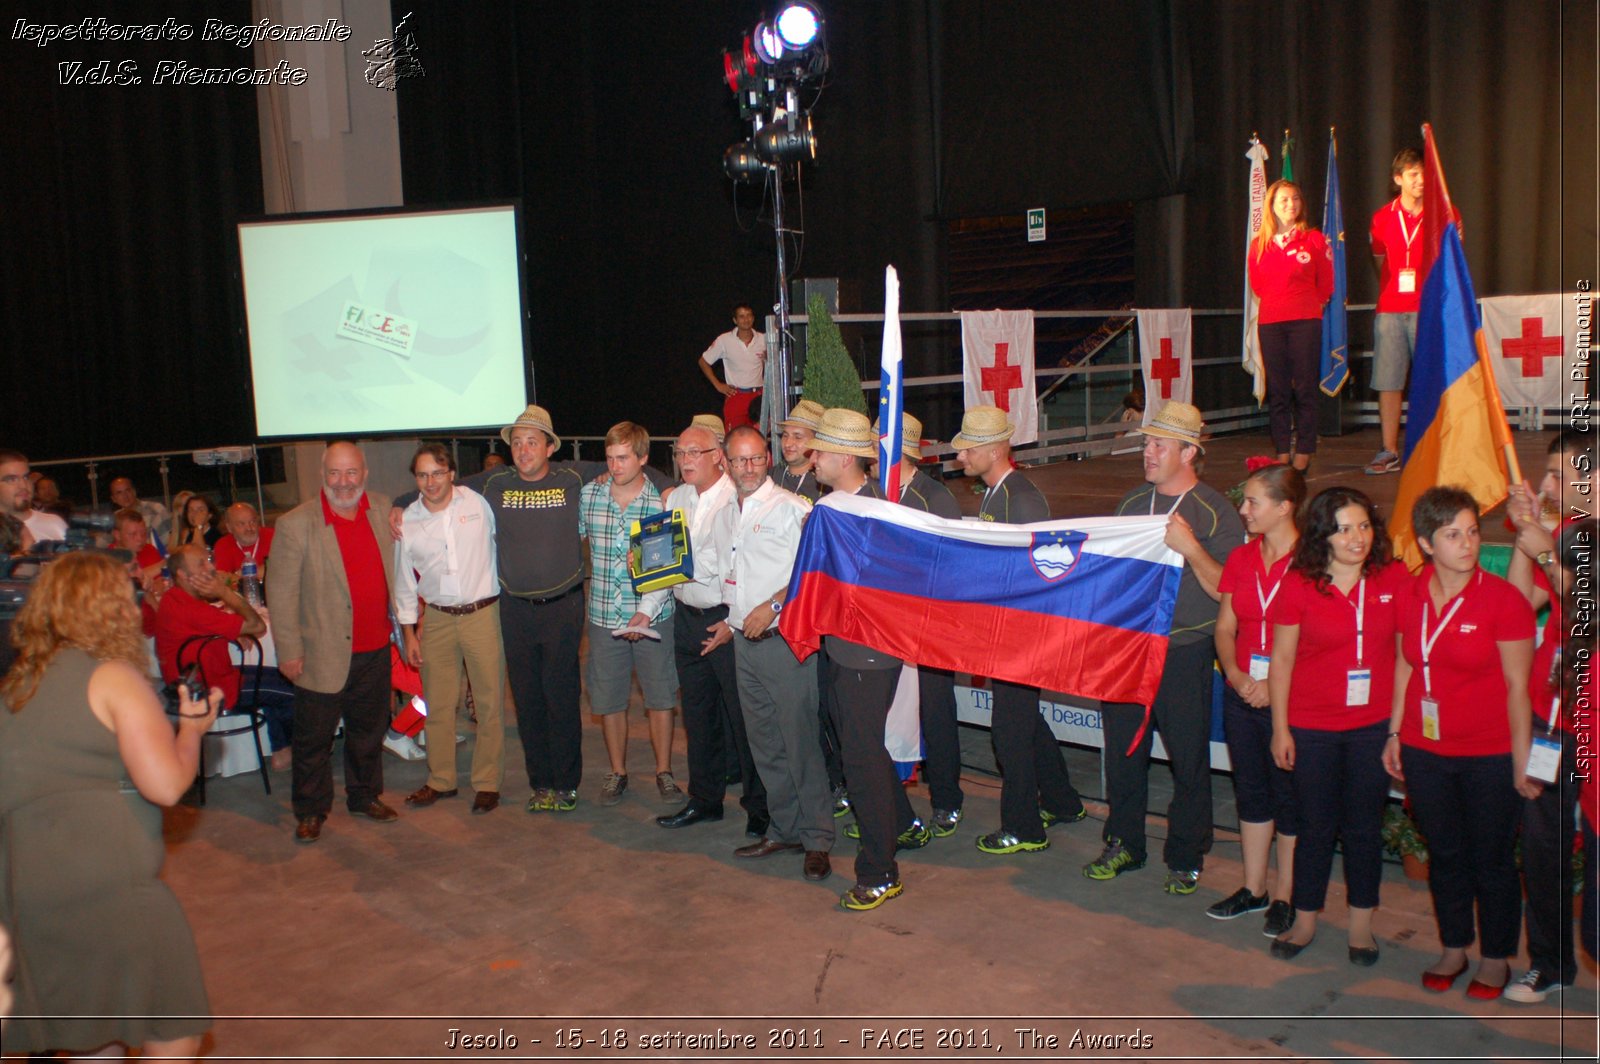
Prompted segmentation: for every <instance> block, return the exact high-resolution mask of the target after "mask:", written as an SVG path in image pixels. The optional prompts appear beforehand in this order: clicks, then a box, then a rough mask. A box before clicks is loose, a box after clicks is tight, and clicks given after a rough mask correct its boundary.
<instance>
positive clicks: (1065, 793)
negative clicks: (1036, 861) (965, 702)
mask: <svg viewBox="0 0 1600 1064" xmlns="http://www.w3.org/2000/svg"><path fill="white" fill-rule="evenodd" d="M991 687H992V689H993V692H994V697H993V699H992V701H991V702H990V707H991V709H990V714H989V734H990V737H991V738H992V739H993V740H994V756H995V760H996V761H997V762H999V764H1000V774H1001V780H1000V830H1001V831H1005V832H1009V833H1010V834H1012V835H1015V836H1016V837H1017V838H1019V839H1023V840H1025V841H1028V842H1038V841H1039V840H1040V839H1043V838H1044V821H1042V820H1041V819H1040V818H1039V810H1040V809H1047V810H1049V811H1050V812H1052V813H1054V814H1056V815H1057V816H1059V817H1063V818H1070V817H1075V816H1077V815H1078V810H1080V809H1082V808H1083V799H1082V798H1080V797H1078V791H1077V789H1076V788H1075V787H1073V786H1072V780H1071V779H1070V778H1068V776H1067V762H1066V758H1064V757H1063V756H1062V754H1061V744H1060V743H1058V742H1056V737H1055V733H1054V732H1052V731H1051V730H1050V725H1048V724H1046V723H1045V719H1044V717H1043V716H1042V715H1041V714H1040V713H1039V689H1038V688H1037V687H1024V686H1022V685H1021V684H1015V683H1008V682H1007V681H1005V680H995V681H993V682H992V684H991Z"/></svg>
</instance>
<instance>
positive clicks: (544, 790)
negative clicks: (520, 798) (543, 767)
mask: <svg viewBox="0 0 1600 1064" xmlns="http://www.w3.org/2000/svg"><path fill="white" fill-rule="evenodd" d="M527 809H528V812H530V813H548V812H549V811H550V788H549V787H535V788H534V789H533V793H532V794H530V795H528V806H527Z"/></svg>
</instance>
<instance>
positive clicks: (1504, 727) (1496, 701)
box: [1400, 565, 1549, 757]
mask: <svg viewBox="0 0 1600 1064" xmlns="http://www.w3.org/2000/svg"><path fill="white" fill-rule="evenodd" d="M1432 576H1433V567H1432V566H1431V565H1425V566H1423V567H1422V572H1421V573H1419V574H1418V575H1417V576H1416V577H1415V578H1414V579H1413V580H1412V583H1411V589H1410V593H1409V594H1407V595H1406V596H1405V599H1404V602H1403V604H1402V605H1401V607H1400V652H1401V653H1402V654H1404V655H1405V656H1406V661H1407V662H1409V663H1410V665H1411V682H1410V683H1408V684H1406V715H1405V717H1404V718H1403V719H1402V721H1401V723H1400V742H1401V744H1402V745H1404V746H1415V747H1417V748H1418V749H1422V750H1428V751H1430V752H1432V753H1435V754H1442V755H1444V756H1447V757H1486V756H1490V755H1493V754H1509V753H1510V752H1511V725H1510V723H1509V722H1508V721H1507V719H1506V677H1505V672H1504V671H1503V670H1502V669H1501V667H1500V648H1499V646H1498V644H1500V643H1510V642H1515V641H1516V640H1518V639H1532V638H1533V609H1532V607H1530V606H1529V605H1528V601H1527V599H1524V598H1523V597H1522V594H1521V592H1519V591H1518V590H1517V589H1516V588H1514V587H1512V586H1511V585H1510V584H1508V583H1506V582H1505V581H1504V580H1502V579H1500V578H1499V577H1498V576H1494V575H1492V574H1490V573H1486V572H1484V571H1483V570H1481V569H1480V570H1478V572H1477V573H1476V574H1474V576H1473V577H1472V579H1471V580H1469V581H1468V582H1467V586H1466V587H1465V588H1463V589H1462V591H1461V592H1460V594H1458V595H1456V596H1455V597H1454V598H1452V599H1451V600H1450V601H1449V602H1446V603H1445V604H1444V609H1443V610H1442V611H1440V610H1435V609H1434V608H1433V600H1432V596H1431V595H1430V594H1429V593H1428V582H1429V580H1430V579H1431V578H1432ZM1457 602H1459V603H1460V605H1459V606H1457V605H1455V603H1457ZM1451 610H1454V611H1455V612H1454V613H1451ZM1424 615H1426V618H1427V626H1428V635H1429V636H1430V637H1432V636H1435V635H1437V642H1435V643H1434V644H1433V649H1432V650H1431V651H1429V653H1428V664H1429V668H1428V672H1429V674H1430V676H1431V678H1432V680H1433V686H1432V692H1433V697H1434V698H1435V699H1436V700H1437V701H1438V703H1439V739H1438V741H1437V742H1435V741H1434V740H1432V739H1426V738H1423V735H1422V696H1423V694H1424V689H1423V688H1424V682H1423V679H1424V678H1423V675H1422V625H1423V618H1424ZM1445 617H1448V618H1449V623H1448V624H1446V625H1445V626H1444V629H1443V631H1440V630H1439V624H1440V621H1441V620H1442V619H1443V618H1445ZM1545 708H1547V709H1548V708H1549V706H1548V703H1547V704H1546V706H1545Z"/></svg>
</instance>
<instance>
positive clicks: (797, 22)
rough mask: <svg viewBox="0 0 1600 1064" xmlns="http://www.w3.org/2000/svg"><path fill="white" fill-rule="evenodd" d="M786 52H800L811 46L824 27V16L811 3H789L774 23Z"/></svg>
mask: <svg viewBox="0 0 1600 1064" xmlns="http://www.w3.org/2000/svg"><path fill="white" fill-rule="evenodd" d="M772 24H773V25H774V26H775V27H776V28H777V31H778V40H779V41H780V42H781V43H782V44H783V48H784V50H785V51H786V52H793V53H800V52H803V51H805V50H806V49H807V48H810V47H811V46H812V44H814V43H815V42H816V40H817V35H818V33H819V32H820V31H821V29H822V17H821V16H820V15H818V14H817V9H816V8H814V7H812V6H811V5H810V4H789V5H788V6H786V7H785V8H784V9H783V10H782V11H780V12H778V17H777V18H776V19H774V20H773V23H772Z"/></svg>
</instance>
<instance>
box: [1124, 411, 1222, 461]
mask: <svg viewBox="0 0 1600 1064" xmlns="http://www.w3.org/2000/svg"><path fill="white" fill-rule="evenodd" d="M1134 431H1136V432H1142V433H1144V434H1145V435H1146V436H1159V437H1160V438H1161V439H1163V440H1177V441H1178V442H1179V443H1192V444H1194V445H1195V446H1196V447H1199V448H1200V453H1201V454H1204V453H1205V450H1206V449H1205V445H1204V444H1202V443H1201V442H1200V438H1201V436H1202V435H1203V434H1204V433H1205V431H1206V423H1205V422H1204V421H1202V420H1201V419H1200V408H1199V407H1197V406H1193V405H1191V404H1189V403H1180V402H1178V401H1176V400H1170V399H1169V400H1168V401H1167V402H1166V404H1165V405H1164V406H1162V408H1161V409H1160V410H1159V411H1157V413H1156V416H1155V417H1154V418H1153V419H1152V420H1151V422H1150V424H1148V425H1146V426H1144V428H1141V429H1135V430H1134Z"/></svg>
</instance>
